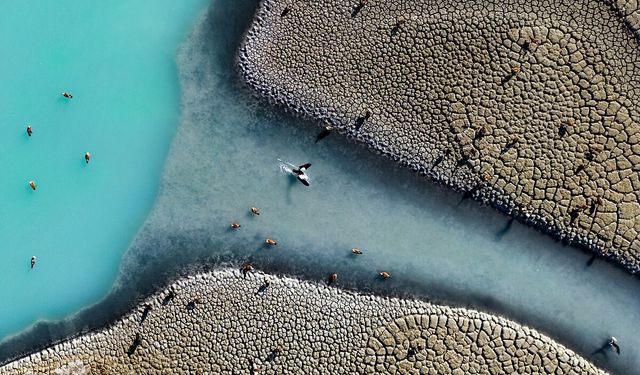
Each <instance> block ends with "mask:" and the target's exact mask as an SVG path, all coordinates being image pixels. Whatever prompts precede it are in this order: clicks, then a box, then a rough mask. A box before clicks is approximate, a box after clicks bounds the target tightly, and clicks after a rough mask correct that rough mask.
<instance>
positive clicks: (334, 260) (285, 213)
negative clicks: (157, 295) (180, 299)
mask: <svg viewBox="0 0 640 375" xmlns="http://www.w3.org/2000/svg"><path fill="white" fill-rule="evenodd" d="M255 6H256V2H255V0H234V1H231V0H229V1H221V0H219V1H213V2H212V5H211V8H210V10H209V11H208V12H207V13H206V14H205V15H204V16H203V18H202V19H201V20H200V22H199V23H198V24H197V25H196V27H195V29H194V31H193V33H192V35H191V36H190V37H189V38H188V39H187V40H186V41H185V43H184V44H183V46H182V48H181V51H180V53H179V55H178V64H179V67H180V83H181V87H182V118H181V123H180V127H179V129H178V132H177V135H176V137H175V139H174V141H173V145H172V148H171V151H170V154H169V157H168V160H167V162H166V165H165V170H164V175H163V178H162V182H161V184H160V190H159V196H158V198H157V200H156V203H155V206H154V208H153V209H152V211H151V213H150V215H149V217H148V219H147V222H146V223H145V225H144V226H143V228H142V229H141V231H140V232H139V233H138V236H137V238H136V239H135V240H134V242H133V244H132V245H131V247H130V249H129V250H128V252H127V253H126V254H125V257H124V260H123V264H122V265H121V269H120V279H119V282H118V283H117V285H116V286H115V287H114V290H113V292H112V294H110V295H109V296H108V297H107V298H106V299H105V300H104V301H103V302H101V303H100V304H98V305H96V306H93V307H91V308H89V309H87V310H85V311H83V312H81V313H79V314H78V315H77V316H75V317H73V318H71V319H69V320H67V321H65V322H62V323H50V324H41V325H39V326H37V327H35V328H34V330H32V331H31V332H30V333H27V334H25V335H24V336H22V337H19V338H15V339H13V340H11V341H8V342H5V343H4V345H2V346H0V354H2V355H4V356H5V357H6V356H10V355H12V352H15V351H16V349H17V348H23V349H24V348H27V347H29V346H33V345H34V343H37V342H43V341H46V340H49V339H56V338H58V337H62V336H64V335H67V334H69V333H72V332H77V331H80V330H83V329H86V328H90V327H92V326H95V325H96V324H101V323H103V322H105V321H107V320H108V319H110V318H111V317H112V316H113V315H114V314H119V313H121V312H123V311H125V309H127V308H129V307H130V306H131V304H132V303H133V301H134V299H135V298H137V297H140V296H142V295H144V294H146V293H149V292H151V291H152V290H153V288H154V287H155V286H157V285H161V284H163V283H164V282H166V280H168V279H171V278H174V277H176V275H178V274H180V273H181V272H184V270H185V268H190V267H191V268H194V267H211V266H215V265H219V264H229V263H230V264H234V265H237V264H240V263H242V262H244V261H251V262H253V263H254V264H255V265H256V266H257V267H258V268H261V269H267V270H271V271H276V272H282V273H287V274H292V275H298V276H302V277H304V278H311V279H317V280H321V279H324V278H325V277H326V276H328V275H329V274H330V273H333V272H337V273H338V275H339V278H340V279H339V283H338V284H339V285H341V286H343V287H347V288H355V289H358V290H368V291H375V292H380V293H390V294H393V295H409V296H418V297H424V298H429V299H431V300H435V301H438V302H445V303H449V304H453V305H457V306H470V307H473V308H477V309H480V310H484V311H490V312H496V313H500V314H503V315H505V316H507V317H509V318H511V319H514V320H516V321H519V322H521V323H525V324H527V325H529V326H532V327H533V328H536V329H538V330H541V331H543V332H544V333H546V334H548V335H550V336H552V337H554V338H556V339H558V340H559V341H560V342H561V343H564V344H566V345H568V346H569V347H571V348H572V349H575V350H577V351H578V352H579V353H580V354H582V355H584V356H586V357H588V358H590V359H591V360H593V361H594V362H596V363H598V364H599V365H600V366H603V367H605V368H607V369H610V370H612V371H615V372H616V373H620V374H633V373H636V371H635V370H637V369H638V368H640V356H639V355H640V337H638V335H637V332H638V329H637V327H638V326H637V318H638V317H639V316H640V289H639V288H638V286H639V285H640V284H639V282H638V280H637V279H636V278H634V277H632V276H631V275H629V274H627V273H625V272H623V271H622V270H620V269H617V268H615V267H613V266H611V265H609V264H606V263H605V262H603V261H601V260H596V261H595V262H594V263H593V265H591V266H587V261H588V259H589V255H587V254H585V253H583V252H582V251H580V250H577V249H573V248H571V247H566V246H562V245H561V244H559V243H557V242H554V241H553V240H551V239H550V238H548V237H547V236H544V235H541V234H539V233H537V232H536V231H534V230H532V229H529V228H525V227H523V226H521V225H520V224H518V223H513V224H512V225H508V224H509V223H508V222H509V220H508V219H507V218H506V217H505V216H503V215H501V214H499V213H497V212H495V211H493V210H491V209H489V208H486V207H482V206H480V205H478V204H476V203H474V202H470V201H461V199H460V198H461V197H460V196H459V195H457V194H453V193H450V192H449V191H447V190H446V189H443V188H440V187H438V186H436V185H434V184H431V183H428V182H426V181H425V180H424V179H422V178H421V177H419V176H416V175H414V174H412V173H410V172H409V171H406V170H404V169H401V168H399V167H397V166H396V165H395V164H394V163H393V162H391V161H390V160H387V159H385V158H382V157H380V156H378V155H376V154H374V153H372V152H370V151H368V150H366V149H364V148H363V147H361V146H359V145H356V144H354V143H350V142H349V141H348V140H346V139H345V138H343V137H342V136H340V135H331V136H329V137H328V138H326V139H325V140H323V141H321V142H319V143H317V144H315V143H314V138H315V135H316V134H317V133H318V132H319V128H318V127H317V126H315V125H314V124H313V123H310V122H306V121H302V120H299V119H295V118H292V117H291V116H288V115H285V114H282V113H281V111H280V110H278V109H275V110H274V109H273V108H270V107H268V106H266V105H264V104H260V103H259V102H258V101H257V100H256V99H254V98H252V97H251V96H250V92H249V91H248V90H247V89H246V88H245V87H243V86H242V84H241V83H240V82H239V78H238V72H237V68H236V67H235V64H234V61H235V53H236V50H237V47H238V45H239V43H240V38H241V36H242V32H243V31H244V30H245V29H246V27H247V26H248V22H249V21H250V19H251V14H253V11H254V9H255ZM278 158H281V159H284V160H287V161H290V162H292V163H299V164H302V163H305V162H310V163H312V164H313V165H312V167H311V168H310V169H309V171H308V173H309V175H310V176H311V186H310V187H305V186H303V185H302V184H300V183H298V182H297V181H296V180H295V179H292V178H290V177H289V176H287V175H286V174H284V173H283V172H282V171H280V169H279V168H278V162H277V159H278ZM251 206H257V207H259V208H260V209H261V215H260V216H255V215H252V214H251V213H250V212H249V208H250V207H251ZM232 221H237V222H239V223H240V224H241V225H242V227H241V228H239V229H238V230H231V229H229V224H230V223H231V222H232ZM267 237H270V238H274V239H276V240H277V241H278V245H277V246H275V247H270V248H267V247H265V246H264V240H265V238H267ZM352 247H359V248H361V249H362V250H363V252H364V254H363V255H361V256H355V255H353V254H352V253H351V251H350V250H351V248H352ZM382 270H385V271H388V272H390V273H391V275H392V277H391V279H390V280H388V281H386V282H382V281H381V280H380V278H379V277H378V272H380V271H382ZM611 335H614V336H616V337H617V338H618V340H619V342H620V344H621V347H622V354H621V355H620V356H619V357H618V356H616V355H615V353H612V352H610V351H606V350H605V351H600V352H597V350H598V349H599V348H600V347H601V346H602V345H603V344H604V343H605V342H606V340H607V339H608V337H609V336H611ZM10 345H13V346H12V347H11V348H10Z"/></svg>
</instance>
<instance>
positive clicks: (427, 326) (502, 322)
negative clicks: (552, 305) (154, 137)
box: [0, 270, 604, 375]
mask: <svg viewBox="0 0 640 375" xmlns="http://www.w3.org/2000/svg"><path fill="white" fill-rule="evenodd" d="M394 373H401V374H454V375H462V374H512V373H518V374H557V375H560V374H567V375H569V374H571V375H599V374H604V372H602V371H601V370H599V369H597V368H596V367H595V366H594V365H592V364H590V363H589V362H587V361H586V360H585V359H584V358H582V357H580V356H579V355H577V354H575V353H574V352H572V351H571V350H569V349H567V348H565V347H563V346H562V345H560V344H558V343H556V342H554V341H553V340H551V339H550V338H548V337H546V336H544V335H542V334H540V333H538V332H537V331H535V330H532V329H529V328H527V327H524V326H522V325H519V324H517V323H514V322H512V321H509V320H507V319H504V318H500V317H497V316H493V315H489V314H484V313H480V312H477V311H473V310H467V309H460V308H455V309H454V308H449V307H446V306H438V305H432V304H429V303H426V302H420V301H411V300H402V299H395V298H383V297H374V296H367V295H359V294H355V293H352V292H347V291H343V290H340V289H337V288H333V287H327V286H324V285H319V284H315V283H309V282H302V281H298V280H295V279H289V278H279V277H276V276H271V275H264V274H249V275H247V277H243V276H242V275H241V274H240V272H238V271H236V270H221V271H215V272H211V273H206V274H200V275H194V276H191V277H188V278H185V279H182V280H180V281H177V282H176V283H174V284H172V285H170V286H169V287H168V288H167V289H166V290H163V291H160V292H159V293H157V294H156V295H154V296H151V297H150V298H149V299H147V300H146V301H144V302H143V303H142V304H141V305H140V306H139V307H138V308H137V309H136V310H134V311H132V312H131V313H130V314H129V315H127V316H126V317H124V318H122V319H120V320H119V321H117V322H115V323H114V324H113V326H111V327H109V328H106V329H104V330H102V331H98V332H94V333H90V334H87V335H85V336H81V337H79V338H76V339H73V340H70V341H67V342H65V343H62V344H58V345H55V346H53V347H51V348H49V349H46V350H44V351H42V352H39V353H36V354H33V355H31V356H29V357H25V358H23V359H21V360H18V361H16V362H13V363H10V364H8V365H7V366H4V367H0V374H2V375H18V374H20V375H22V374H34V375H35V374H38V375H39V374H69V375H71V374H75V375H81V374H394Z"/></svg>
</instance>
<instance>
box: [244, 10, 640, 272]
mask: <svg viewBox="0 0 640 375" xmlns="http://www.w3.org/2000/svg"><path fill="white" fill-rule="evenodd" d="M572 4H573V3H572V2H565V1H558V2H553V4H551V3H550V2H545V1H534V2H530V1H522V2H520V1H517V2H514V4H512V5H511V6H508V7H507V6H504V7H502V6H500V5H499V4H493V3H492V2H487V1H485V2H483V1H475V2H470V3H468V4H467V5H462V4H460V3H446V2H445V3H443V4H437V5H436V4H435V3H433V2H430V1H426V0H425V1H420V2H403V1H396V2H376V1H369V3H368V4H367V5H365V6H362V7H360V8H358V6H357V2H356V1H353V2H352V3H342V2H336V1H327V2H322V3H311V4H302V3H300V4H296V5H295V6H289V3H288V2H287V1H284V0H266V1H264V2H263V3H262V5H261V7H260V8H259V10H258V13H257V15H256V17H255V20H254V23H253V25H252V27H251V29H250V30H249V31H248V33H247V37H246V39H245V43H244V45H243V47H242V48H241V51H240V53H239V63H240V66H241V69H242V72H243V75H244V78H245V80H246V82H247V83H248V84H249V85H250V86H251V87H252V88H253V89H255V90H256V91H258V92H259V93H260V94H261V95H263V96H264V97H266V98H268V99H269V100H270V101H272V102H275V103H277V104H280V105H284V106H285V107H287V108H288V109H290V110H292V111H293V112H295V113H297V114H300V115H303V116H306V117H312V118H317V119H320V120H323V121H326V122H329V123H331V124H332V125H334V126H335V127H336V128H337V131H339V132H341V133H345V134H347V135H348V136H350V137H353V138H355V139H357V140H358V141H360V142H362V143H364V144H366V145H367V146H369V147H372V148H373V149H375V150H377V151H379V152H381V153H382V154H385V155H387V156H389V157H390V158H392V159H394V160H396V161H398V162H400V163H401V164H403V165H407V166H409V167H410V168H412V169H414V170H416V171H418V172H420V173H421V174H424V175H426V176H428V177H429V178H431V179H433V180H436V181H438V182H441V183H443V184H445V185H447V186H449V187H451V188H453V189H455V190H457V191H460V192H464V194H465V195H467V196H470V197H473V198H475V199H477V200H479V201H481V202H483V203H487V204H490V205H491V206H493V207H495V208H497V209H498V210H500V211H502V212H504V213H506V214H508V215H511V216H513V217H515V218H517V219H518V220H520V221H522V222H525V223H526V224H528V225H531V226H533V227H535V228H538V229H540V230H542V231H544V232H546V233H549V234H552V235H553V236H555V237H556V238H558V239H560V240H562V241H564V242H566V243H574V244H578V245H581V246H584V247H586V248H588V249H590V250H592V251H594V252H595V253H597V254H598V255H599V256H602V257H607V258H612V259H613V260H614V261H615V262H617V263H618V264H621V265H622V266H623V267H625V268H626V269H627V270H629V271H631V272H632V273H635V272H638V271H640V240H638V237H639V234H640V221H638V220H636V219H635V218H636V217H637V216H638V215H640V200H639V197H638V194H639V193H638V191H639V188H640V177H638V170H637V168H638V167H637V165H638V164H637V162H639V161H640V133H638V131H640V112H638V109H639V108H640V90H638V89H637V87H639V86H640V82H638V78H637V77H639V76H640V74H639V73H640V59H639V56H640V55H639V54H638V44H637V41H638V40H639V37H640V9H638V6H637V4H636V3H635V2H632V1H614V2H610V1H604V2H601V1H591V2H589V3H588V4H586V5H585V6H584V7H579V9H578V8H576V7H574V5H572ZM551 5H553V6H551ZM285 9H286V12H285ZM356 9H358V11H357V12H356ZM283 13H284V14H285V15H284V16H283V15H282V14H283ZM319 15H321V17H322V19H323V22H315V21H316V20H317V17H319ZM568 19H571V20H572V21H571V22H567V20H568ZM447 30H453V31H452V32H451V33H447ZM477 30H480V31H477ZM614 51H615V52H614ZM325 62H326V63H325ZM367 111H370V113H371V114H370V116H369V117H367V116H366V112H367ZM365 118H366V119H365Z"/></svg>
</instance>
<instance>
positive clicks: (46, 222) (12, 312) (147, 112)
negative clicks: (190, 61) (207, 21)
mask: <svg viewBox="0 0 640 375" xmlns="http://www.w3.org/2000/svg"><path fill="white" fill-rule="evenodd" d="M203 7H204V4H203V2H201V1H198V0H187V1H180V2H175V1H169V0H161V1H157V2H154V4H153V6H152V7H150V6H149V4H148V3H146V2H142V1H111V2H109V4H108V6H107V4H106V3H105V4H100V3H98V2H77V1H69V0H61V1H55V2H47V1H38V2H32V1H26V2H25V1H3V2H1V3H0V14H2V22H0V50H2V58H1V59H0V82H2V85H1V87H0V92H1V97H2V100H0V275H2V283H0V301H2V302H1V303H0V338H4V337H6V336H7V335H8V334H11V333H13V332H16V331H18V330H20V329H24V328H25V327H26V326H27V325H29V324H31V323H33V322H34V321H35V320H37V319H52V318H61V317H64V316H66V315H69V314H70V313H72V312H74V311H77V310H78V309H80V308H81V307H83V306H86V305H87V304H91V303H95V302H96V301H98V300H99V299H100V298H102V297H103V296H104V295H105V294H106V293H107V292H108V291H109V289H110V288H111V286H112V284H113V282H114V280H115V278H116V276H117V270H118V266H119V264H120V261H121V257H122V254H123V252H124V250H125V249H126V248H127V246H128V245H129V243H130V242H131V240H132V239H133V236H134V235H135V233H136V231H137V230H138V228H139V227H140V225H142V223H143V221H144V218H145V217H146V215H147V213H148V212H149V209H150V208H151V206H152V204H153V201H154V199H155V195H156V192H157V185H158V180H159V177H160V173H161V170H162V165H163V163H164V159H165V157H166V154H167V151H168V149H169V144H170V141H171V139H172V137H173V135H174V133H175V129H176V123H177V120H178V116H179V110H180V108H179V104H178V103H179V86H178V83H177V79H176V78H177V71H176V66H175V59H174V57H175V51H176V48H177V46H178V44H179V43H180V41H182V40H183V39H184V37H185V36H186V35H187V33H188V30H189V28H190V26H191V23H192V22H193V20H194V18H195V16H196V15H197V14H198V13H199V10H201V9H202V8H203ZM169 17H170V19H171V21H172V22H166V20H167V19H168V18H169ZM132 36H135V37H132ZM62 91H69V92H71V93H72V94H74V96H75V97H74V98H73V99H72V100H71V101H69V100H65V99H64V98H62V97H61V95H60V93H61V92H62ZM27 124H31V125H32V126H33V130H34V133H33V136H32V137H30V138H29V137H28V136H27V134H26V126H27ZM87 151H90V152H91V153H92V156H93V157H92V160H91V163H90V164H89V165H85V162H84V153H85V152H87ZM32 179H33V180H35V181H36V183H37V184H38V189H37V191H35V192H33V191H31V189H30V188H29V186H28V185H27V182H28V181H29V180H32ZM32 255H35V256H37V264H36V268H35V269H34V270H30V259H31V256H32Z"/></svg>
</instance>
